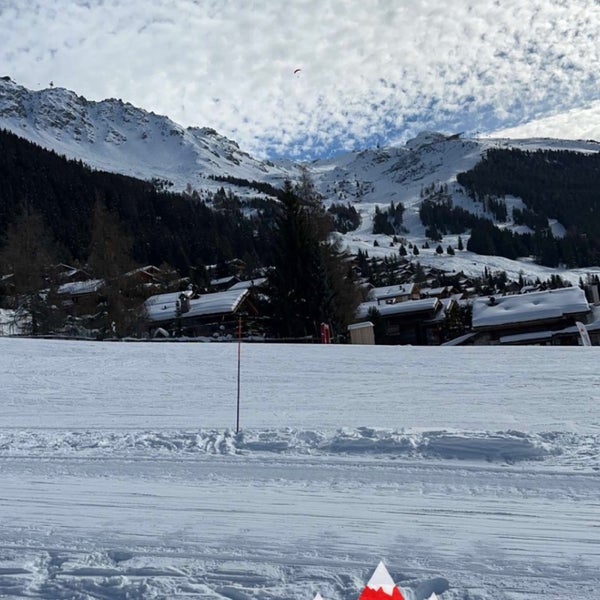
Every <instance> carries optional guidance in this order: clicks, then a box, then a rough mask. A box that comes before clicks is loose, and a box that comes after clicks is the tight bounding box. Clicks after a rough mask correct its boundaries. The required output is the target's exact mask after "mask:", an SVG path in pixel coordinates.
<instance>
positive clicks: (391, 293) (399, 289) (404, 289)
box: [368, 283, 415, 300]
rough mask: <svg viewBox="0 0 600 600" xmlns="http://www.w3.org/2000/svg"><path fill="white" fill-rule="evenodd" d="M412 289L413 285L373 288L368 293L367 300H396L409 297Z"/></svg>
mask: <svg viewBox="0 0 600 600" xmlns="http://www.w3.org/2000/svg"><path fill="white" fill-rule="evenodd" d="M414 289H415V284H414V283H405V284H400V285H386V286H383V287H375V288H373V289H372V290H370V291H369V295H368V298H369V300H386V299H388V298H397V297H398V296H410V295H411V294H412V293H413V291H414Z"/></svg>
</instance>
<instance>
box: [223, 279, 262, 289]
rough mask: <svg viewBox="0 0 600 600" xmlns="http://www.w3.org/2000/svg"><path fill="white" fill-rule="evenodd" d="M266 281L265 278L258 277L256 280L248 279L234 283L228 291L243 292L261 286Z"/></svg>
mask: <svg viewBox="0 0 600 600" xmlns="http://www.w3.org/2000/svg"><path fill="white" fill-rule="evenodd" d="M266 281H267V278H266V277H259V278H257V279H249V280H248V281H238V282H237V283H234V284H233V285H232V286H231V287H230V288H229V289H230V290H245V289H248V288H252V287H258V286H260V285H263V283H265V282H266Z"/></svg>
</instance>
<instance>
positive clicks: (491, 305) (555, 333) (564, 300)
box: [470, 287, 592, 345]
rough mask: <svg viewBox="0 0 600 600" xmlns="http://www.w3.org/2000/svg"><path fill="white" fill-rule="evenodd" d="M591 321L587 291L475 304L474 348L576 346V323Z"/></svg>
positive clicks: (490, 299) (545, 293) (485, 300)
mask: <svg viewBox="0 0 600 600" xmlns="http://www.w3.org/2000/svg"><path fill="white" fill-rule="evenodd" d="M591 320H592V310H591V307H590V305H589V304H588V302H587V300H586V297H585V293H584V291H583V290H582V289H581V288H579V287H568V288H561V289H555V290H547V291H542V292H531V293H529V294H516V295H509V296H490V297H488V298H477V299H475V300H474V301H473V320H472V329H473V332H474V333H475V334H477V335H476V336H475V337H474V338H471V340H470V343H473V344H482V345H483V344H514V345H527V344H538V345H577V344H578V343H579V334H578V333H577V328H576V326H575V323H576V322H577V321H580V322H582V323H587V322H589V321H591Z"/></svg>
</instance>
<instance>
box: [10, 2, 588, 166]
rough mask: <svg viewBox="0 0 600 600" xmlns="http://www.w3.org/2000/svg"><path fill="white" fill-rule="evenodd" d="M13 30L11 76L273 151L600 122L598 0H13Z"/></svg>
mask: <svg viewBox="0 0 600 600" xmlns="http://www.w3.org/2000/svg"><path fill="white" fill-rule="evenodd" d="M0 32H1V34H2V35H1V37H0V40H1V41H0V65H1V67H0V70H1V71H3V72H0V75H9V76H10V77H12V79H14V80H15V81H16V82H17V83H19V84H22V85H25V86H26V87H29V88H32V89H41V88H44V87H48V85H49V83H50V81H52V82H54V85H56V86H61V87H66V88H69V89H72V90H74V91H75V92H77V93H78V94H81V95H83V96H85V97H87V98H88V99H92V100H102V99H104V98H107V97H116V98H122V99H123V100H124V101H129V102H131V103H132V104H134V105H136V106H139V107H142V108H145V109H147V110H153V111H154V112H157V113H160V114H165V115H168V116H169V117H171V118H172V119H173V120H174V121H176V122H178V123H180V124H182V125H198V126H209V127H213V128H215V129H217V130H218V131H219V132H220V133H222V134H224V135H226V136H228V137H230V138H233V139H235V140H236V141H237V142H238V143H239V144H240V146H241V147H242V148H243V149H245V150H248V151H250V152H252V153H254V154H256V155H259V156H272V157H274V156H289V157H294V158H299V157H303V158H308V157H316V156H324V155H328V154H331V153H335V152H338V151H340V150H346V149H356V148H362V147H365V146H368V145H375V144H381V145H384V144H390V143H400V142H403V141H405V140H406V139H407V138H409V137H411V136H413V135H414V134H416V133H418V132H419V131H421V130H423V129H436V130H441V131H445V132H458V131H464V132H467V133H470V134H478V135H485V134H486V133H489V132H491V131H496V130H509V131H511V132H513V133H517V134H518V133H521V132H524V133H525V134H527V135H529V134H530V133H535V134H542V135H552V136H555V137H593V136H594V135H597V136H598V137H600V125H599V124H598V118H597V117H598V116H599V114H600V103H599V102H598V101H599V100H600V89H599V87H598V76H597V74H598V72H599V66H598V65H600V44H599V43H598V40H599V39H600V1H599V0H452V1H451V2H449V1H448V0H0ZM297 69H300V71H298V72H295V71H296V70H297ZM540 119H543V120H542V121H540ZM528 123H530V124H529V125H526V124H528ZM524 124H525V128H523V125H524ZM517 126H519V127H518V128H517V129H514V128H515V127H517ZM527 127H529V128H530V129H527ZM531 128H533V129H531ZM596 132H598V133H596Z"/></svg>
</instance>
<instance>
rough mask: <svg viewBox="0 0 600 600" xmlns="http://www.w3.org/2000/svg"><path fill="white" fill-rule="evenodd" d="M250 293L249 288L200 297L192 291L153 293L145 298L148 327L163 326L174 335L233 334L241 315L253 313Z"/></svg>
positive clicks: (154, 328)
mask: <svg viewBox="0 0 600 600" xmlns="http://www.w3.org/2000/svg"><path fill="white" fill-rule="evenodd" d="M249 293H250V292H249V290H248V289H247V288H246V289H238V290H226V291H223V292H215V293H213V294H202V295H200V296H199V297H198V298H194V297H193V296H192V294H191V292H175V293H171V294H160V295H157V296H151V297H150V298H148V299H147V300H146V301H145V302H144V309H145V311H146V316H147V321H148V328H149V330H150V333H151V334H153V333H154V332H155V331H156V330H157V329H158V328H161V329H164V330H166V331H169V332H170V333H171V334H172V335H186V336H190V337H197V336H211V335H215V334H217V335H222V334H228V333H229V334H234V333H235V331H236V328H237V321H238V316H239V315H241V314H242V313H248V312H250V313H253V308H252V305H251V304H250V303H249V302H248V297H249Z"/></svg>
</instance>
